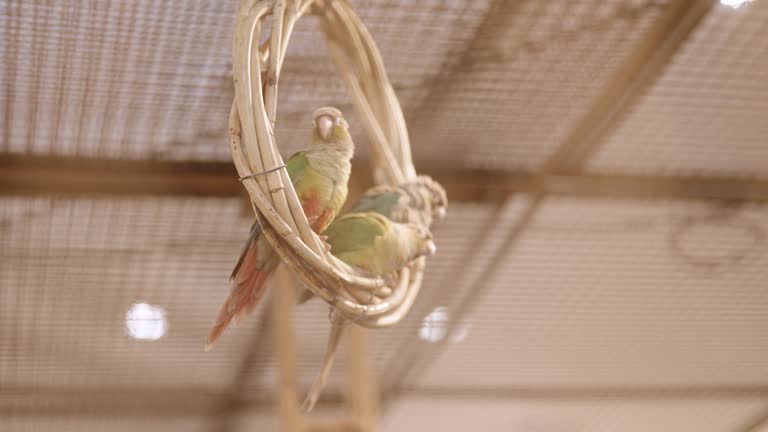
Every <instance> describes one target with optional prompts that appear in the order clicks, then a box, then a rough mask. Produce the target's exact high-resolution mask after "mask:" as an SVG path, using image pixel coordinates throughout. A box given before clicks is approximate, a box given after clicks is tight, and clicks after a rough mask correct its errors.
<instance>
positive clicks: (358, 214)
mask: <svg viewBox="0 0 768 432" xmlns="http://www.w3.org/2000/svg"><path fill="white" fill-rule="evenodd" d="M447 204H448V200H447V197H446V194H445V189H443V187H442V186H440V184H439V183H437V182H436V181H434V180H432V178H430V177H427V176H419V177H417V178H416V179H415V180H413V181H409V182H406V183H403V184H401V185H399V186H394V187H393V186H387V185H384V186H377V187H374V188H372V189H370V190H368V191H367V192H366V193H365V194H363V196H362V197H361V198H360V199H359V200H358V202H357V203H356V204H355V205H353V206H352V208H351V209H350V210H349V211H348V212H346V213H344V214H343V215H341V216H339V217H338V218H336V220H334V221H333V222H332V223H331V225H329V226H328V228H327V229H326V230H325V231H324V232H323V235H324V236H325V237H326V241H327V242H328V244H329V245H330V246H331V253H332V254H333V255H334V256H335V257H337V258H339V259H340V260H341V261H343V262H345V263H346V264H349V265H351V266H353V267H355V268H357V269H358V270H362V271H363V272H364V273H367V274H370V275H374V276H384V275H386V274H388V273H392V272H394V271H397V270H399V269H400V268H402V267H404V266H405V265H407V264H408V263H409V262H411V261H413V260H414V259H416V258H418V257H420V256H424V255H432V254H434V253H435V251H436V250H437V248H436V247H435V243H434V242H433V241H432V234H431V233H430V231H429V226H430V225H431V224H432V220H433V219H439V218H442V217H443V216H444V215H445V211H446V206H447ZM305 299H306V297H304V298H302V300H305Z"/></svg>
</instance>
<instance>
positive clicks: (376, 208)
mask: <svg viewBox="0 0 768 432" xmlns="http://www.w3.org/2000/svg"><path fill="white" fill-rule="evenodd" d="M400 198H401V193H400V192H399V191H396V190H389V191H384V192H380V193H376V194H370V195H364V196H363V197H362V198H360V201H358V202H357V204H355V206H354V207H352V209H350V210H349V212H350V213H353V212H354V213H362V212H375V213H379V214H381V215H384V216H385V217H392V211H393V209H394V208H395V207H396V206H397V205H398V203H399V202H400Z"/></svg>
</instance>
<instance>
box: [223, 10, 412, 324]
mask: <svg viewBox="0 0 768 432" xmlns="http://www.w3.org/2000/svg"><path fill="white" fill-rule="evenodd" d="M307 14H311V15H315V16H316V17H318V19H319V20H320V24H321V26H320V27H321V29H322V31H323V33H324V35H325V40H326V44H327V46H328V50H329V52H330V54H331V56H332V58H333V61H334V63H335V64H336V67H337V71H338V73H339V75H340V76H341V77H342V79H343V80H344V81H345V82H346V84H347V86H348V87H349V90H350V93H351V94H352V95H353V98H354V101H355V105H356V107H357V109H358V111H359V114H360V118H361V119H362V121H363V123H364V126H365V129H366V132H367V134H368V135H369V137H370V142H371V154H372V163H373V171H374V179H375V181H376V182H377V183H387V184H393V185H396V184H400V183H402V182H403V181H407V180H412V179H415V178H416V171H415V169H414V167H413V162H412V161H411V151H410V143H409V141H408V133H407V130H406V126H405V121H404V119H403V113H402V109H401V108H400V103H399V102H398V100H397V97H396V96H395V93H394V91H393V89H392V85H391V84H390V82H389V79H388V78H387V74H386V71H385V70H384V65H383V63H382V60H381V55H380V54H379V51H378V49H377V47H376V44H375V43H374V41H373V39H372V38H371V35H370V34H369V33H368V30H367V29H366V28H365V26H364V25H363V24H362V22H361V21H360V19H359V18H358V16H357V15H355V13H354V12H353V11H352V9H351V7H350V5H349V4H347V3H346V2H345V1H342V0H293V1H290V0H271V1H269V0H262V1H255V0H242V1H241V4H240V8H239V10H238V13H237V18H236V21H235V33H234V43H233V50H232V66H233V72H234V83H235V100H234V102H233V104H232V111H231V114H230V118H229V135H230V144H231V150H232V159H233V161H234V163H235V166H236V167H237V171H238V174H239V176H240V179H241V180H242V183H243V185H244V186H245V188H246V189H247V191H248V194H249V195H250V198H251V201H252V202H253V204H254V205H255V210H256V212H255V213H256V217H257V218H258V221H259V223H260V224H261V225H262V227H263V229H264V233H265V234H266V236H267V239H268V240H269V242H270V243H271V244H272V246H274V248H275V250H276V251H277V252H278V253H279V254H280V256H281V258H282V260H283V262H284V263H285V264H286V265H288V266H289V268H290V269H291V270H292V271H293V272H294V273H295V274H297V275H298V276H299V277H300V278H301V280H302V281H303V282H304V283H305V284H306V286H307V288H308V289H309V290H311V291H312V292H313V293H314V294H315V295H317V296H318V297H320V298H322V299H323V300H324V301H325V302H327V303H328V304H329V305H330V306H331V307H333V308H334V309H335V310H336V311H338V312H339V313H340V314H341V316H342V317H344V318H346V319H347V320H350V321H353V322H355V323H357V324H359V325H362V326H365V327H371V328H375V327H385V326H390V325H392V324H395V323H397V322H399V321H400V320H401V319H402V318H403V317H404V316H405V315H406V313H407V312H408V310H409V309H410V307H411V305H412V304H413V301H414V299H415V297H416V295H417V294H418V291H419V287H420V285H421V279H422V273H423V270H424V265H425V260H424V258H419V259H418V260H416V261H414V262H413V263H412V264H411V265H410V266H409V267H407V268H405V269H403V270H401V271H400V273H399V274H398V278H397V282H396V283H392V285H393V286H387V284H386V282H385V281H384V280H383V279H381V278H370V277H364V276H362V275H360V274H357V273H356V272H355V271H354V270H352V269H350V268H349V267H348V266H345V265H343V263H340V262H339V261H338V260H337V259H336V258H335V257H333V256H332V255H331V254H329V253H327V252H326V251H325V249H324V247H323V245H322V242H321V241H320V239H319V237H318V236H317V234H315V233H314V232H313V231H312V229H311V228H310V226H309V224H308V223H307V218H306V216H305V215H304V212H303V210H302V208H301V205H300V203H299V200H298V197H297V196H296V192H295V191H294V189H293V186H292V184H291V182H290V181H289V178H288V173H287V172H286V170H284V169H280V168H281V167H282V166H283V165H284V163H283V160H282V157H281V156H280V152H279V151H278V150H277V144H276V141H275V136H274V129H275V127H274V126H275V113H276V108H277V87H278V81H279V77H280V71H281V68H282V64H283V60H284V58H285V53H286V49H287V46H288V40H289V38H290V35H291V32H292V30H293V28H294V25H295V24H296V21H297V20H298V19H299V18H300V17H302V16H304V15H307ZM266 19H270V20H271V33H270V34H269V35H268V37H267V38H266V41H265V42H264V43H263V44H261V46H260V45H259V43H258V41H259V40H260V33H261V30H262V28H264V27H266V26H264V21H265V20H266ZM254 173H256V174H254ZM262 174H263V175H262Z"/></svg>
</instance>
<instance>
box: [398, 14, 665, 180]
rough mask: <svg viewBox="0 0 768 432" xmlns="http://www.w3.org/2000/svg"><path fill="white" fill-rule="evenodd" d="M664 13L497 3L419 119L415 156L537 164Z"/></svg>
mask: <svg viewBox="0 0 768 432" xmlns="http://www.w3.org/2000/svg"><path fill="white" fill-rule="evenodd" d="M664 7H665V6H664V5H662V4H660V3H656V2H637V1H631V2H630V1H627V2H624V1H609V2H605V1H600V2H595V1H590V0H583V1H571V2H541V1H524V2H500V3H499V7H498V8H497V10H494V11H492V13H491V14H490V15H489V17H488V20H487V21H486V22H485V23H484V26H483V28H482V31H480V32H479V33H478V34H477V35H476V38H475V40H474V41H473V44H472V45H471V46H470V48H469V49H468V51H467V52H465V54H464V56H463V57H462V59H461V61H460V63H459V64H458V65H457V66H456V67H455V68H454V69H452V70H449V71H447V72H446V73H445V74H444V75H443V76H441V79H442V81H438V82H435V83H433V86H434V87H433V90H432V94H431V95H430V97H428V98H426V99H425V100H424V103H423V104H422V105H421V106H420V107H419V110H418V111H417V112H416V113H414V118H413V119H412V120H411V122H410V126H411V130H412V131H413V135H414V139H413V141H414V143H417V145H415V146H414V154H415V155H416V156H417V157H423V158H429V159H431V160H434V159H437V160H438V161H439V162H444V163H454V164H457V163H460V164H463V165H469V166H472V167H480V168H494V169H534V168H536V167H537V166H538V164H539V163H540V162H541V161H542V160H543V159H544V158H546V157H547V156H548V155H550V154H551V153H552V151H553V150H554V149H555V148H557V146H558V145H559V144H560V143H561V142H562V141H563V139H564V138H565V137H566V135H567V134H568V133H569V132H570V131H571V129H572V128H573V126H574V124H575V122H576V121H578V120H579V119H580V118H581V117H582V116H583V115H585V114H586V113H587V112H588V110H589V109H590V107H591V103H592V101H593V98H595V97H596V96H597V94H598V93H599V91H600V90H601V89H602V87H603V86H604V85H605V84H606V81H607V80H608V79H609V78H610V77H611V76H612V73H613V72H614V71H615V70H616V68H617V67H618V66H619V65H620V64H621V62H622V61H623V60H624V59H625V57H626V56H627V54H628V53H630V52H631V50H632V48H633V47H634V46H635V45H636V44H637V43H638V41H640V40H641V39H642V38H643V37H644V36H645V33H646V30H647V29H648V27H649V26H650V25H651V24H652V23H653V22H654V20H655V19H656V18H657V17H658V16H659V14H660V13H661V11H663V8H664ZM455 155H462V156H464V157H463V158H462V159H461V160H454V158H455Z"/></svg>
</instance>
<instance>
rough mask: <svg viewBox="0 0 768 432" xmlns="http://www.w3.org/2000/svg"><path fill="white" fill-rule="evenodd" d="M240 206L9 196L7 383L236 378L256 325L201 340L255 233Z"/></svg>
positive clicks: (1, 354) (2, 288)
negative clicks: (220, 340) (210, 341)
mask: <svg viewBox="0 0 768 432" xmlns="http://www.w3.org/2000/svg"><path fill="white" fill-rule="evenodd" d="M241 205H242V201H240V200H238V199H197V198H194V199H187V198H121V199H109V198H37V199H27V198H3V199H2V201H0V222H1V223H2V225H1V226H0V230H2V235H0V256H2V260H0V387H3V388H26V389H34V388H41V389H50V388H70V387H71V388H78V389H87V388H92V389H98V388H126V387H127V388H135V387H139V388H145V387H168V386H184V387H189V388H196V387H197V388H200V387H202V388H222V387H224V386H226V385H228V383H229V381H230V379H231V378H232V371H233V368H234V367H236V366H237V365H238V364H239V356H240V353H241V350H242V346H243V345H244V342H243V341H244V340H246V339H247V335H248V334H249V332H248V331H247V330H246V331H240V332H232V335H228V338H229V339H230V341H229V343H227V344H222V346H221V347H219V349H217V350H215V351H214V352H212V353H207V354H206V353H203V350H202V348H203V344H204V342H205V334H206V332H207V330H208V327H209V325H210V324H211V323H212V322H213V318H214V317H215V314H216V311H217V308H218V306H219V304H220V302H221V301H222V300H223V299H224V297H225V296H226V293H227V290H228V286H227V277H228V272H229V270H230V269H231V266H232V264H233V262H234V261H235V259H236V254H237V253H238V251H239V249H240V248H241V242H242V238H243V236H245V233H247V229H248V228H247V226H248V219H247V218H244V217H243V216H242V210H241ZM137 304H141V305H145V306H141V307H138V308H136V306H135V305H137ZM154 339H157V340H154ZM237 341H239V342H237Z"/></svg>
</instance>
